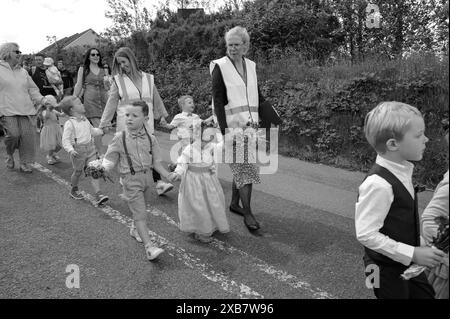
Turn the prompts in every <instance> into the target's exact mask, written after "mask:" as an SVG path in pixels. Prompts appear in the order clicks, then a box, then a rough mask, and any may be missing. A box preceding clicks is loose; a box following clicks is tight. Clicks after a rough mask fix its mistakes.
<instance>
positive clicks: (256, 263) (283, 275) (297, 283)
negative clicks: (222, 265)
mask: <svg viewBox="0 0 450 319" xmlns="http://www.w3.org/2000/svg"><path fill="white" fill-rule="evenodd" d="M147 211H148V212H149V213H150V214H152V215H154V216H157V217H161V218H163V219H165V220H166V222H167V223H168V224H170V225H173V226H176V227H177V228H179V225H178V223H177V222H176V221H175V220H173V219H172V218H171V217H170V216H168V215H167V214H166V213H164V212H163V211H161V210H159V209H158V208H156V207H150V209H147ZM210 245H213V246H214V247H216V248H217V249H219V250H222V251H224V252H227V253H230V254H232V253H235V254H238V255H240V256H242V257H243V260H244V261H245V262H247V263H249V264H251V265H252V266H253V267H254V268H256V269H259V270H260V271H262V272H264V273H266V274H268V275H270V276H272V277H274V278H275V279H277V280H278V281H281V282H284V283H286V284H288V285H289V286H290V287H292V288H294V289H301V290H303V291H306V292H307V293H309V294H311V295H312V297H313V298H316V299H337V297H335V296H333V295H331V294H329V293H328V292H326V291H322V290H320V289H318V288H314V287H312V286H311V285H310V284H309V283H307V282H305V281H301V280H299V279H298V278H297V277H296V276H294V275H291V274H288V273H287V272H285V271H284V270H279V269H276V268H275V267H274V266H272V265H269V264H268V263H266V262H265V261H263V260H261V259H259V258H257V257H254V256H252V255H250V254H248V253H246V252H245V251H242V250H240V249H238V248H236V247H233V246H231V245H229V244H227V243H225V242H223V241H221V240H218V239H216V238H214V239H213V241H212V242H211V243H210Z"/></svg>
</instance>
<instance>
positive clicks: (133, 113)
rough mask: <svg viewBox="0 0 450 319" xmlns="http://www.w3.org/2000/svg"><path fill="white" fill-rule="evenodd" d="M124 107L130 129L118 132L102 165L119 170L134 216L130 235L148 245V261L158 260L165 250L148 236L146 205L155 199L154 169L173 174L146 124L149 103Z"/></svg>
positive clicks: (164, 175)
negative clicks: (166, 165) (166, 166)
mask: <svg viewBox="0 0 450 319" xmlns="http://www.w3.org/2000/svg"><path fill="white" fill-rule="evenodd" d="M124 107H125V116H126V130H125V131H123V132H118V133H116V135H115V136H114V138H113V140H112V142H111V144H110V145H109V146H108V150H107V151H106V154H105V157H104V158H103V163H102V166H103V168H104V170H105V172H106V173H108V172H110V171H111V170H112V169H113V168H114V167H115V166H117V167H118V170H119V173H120V184H121V185H122V187H123V194H124V198H125V199H126V201H127V204H128V207H129V209H130V211H131V212H132V214H133V221H134V224H133V225H132V227H131V229H130V235H131V236H133V237H134V238H135V239H136V240H137V241H138V242H144V246H145V253H146V255H147V258H148V260H155V259H156V258H157V257H158V256H159V255H160V254H161V253H162V252H164V250H163V249H161V248H159V247H157V246H156V244H154V243H153V242H152V241H151V239H150V236H149V235H148V227H147V223H146V219H147V211H146V204H147V203H148V201H149V199H150V198H151V189H152V187H151V186H153V183H154V182H153V175H152V168H153V169H155V170H156V171H157V172H158V173H160V174H161V175H162V176H163V177H166V178H167V175H168V174H169V172H168V171H166V170H165V169H164V168H163V166H162V165H161V150H160V148H159V144H158V141H157V140H156V138H155V137H154V136H153V135H150V134H149V133H148V132H147V129H146V128H145V125H144V124H145V123H146V122H147V121H148V113H149V107H148V105H147V103H146V102H145V101H136V102H133V103H132V104H131V105H127V106H124ZM135 227H136V228H135Z"/></svg>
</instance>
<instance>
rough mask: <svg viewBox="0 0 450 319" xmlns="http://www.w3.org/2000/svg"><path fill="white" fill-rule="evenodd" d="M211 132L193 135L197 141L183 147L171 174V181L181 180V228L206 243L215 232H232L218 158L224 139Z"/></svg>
mask: <svg viewBox="0 0 450 319" xmlns="http://www.w3.org/2000/svg"><path fill="white" fill-rule="evenodd" d="M208 131H209V130H208V129H206V130H205V131H204V132H203V134H202V135H203V136H202V137H203V138H202V139H201V141H200V138H194V142H193V143H191V144H189V145H188V146H186V147H185V148H184V150H183V151H182V154H181V155H180V157H179V158H178V161H177V167H176V169H175V171H174V172H173V173H171V174H170V175H169V179H171V180H172V181H176V180H180V179H181V184H180V189H179V194H178V216H179V220H180V230H181V231H183V232H187V233H191V234H193V236H194V238H195V239H196V240H199V241H200V242H203V243H208V242H211V240H212V237H211V236H212V234H213V233H214V232H215V231H219V232H221V233H227V232H229V231H230V226H229V223H228V219H227V216H226V208H225V195H224V193H223V189H222V186H221V185H220V182H219V179H218V177H217V161H216V158H220V156H221V155H222V147H223V139H222V136H221V134H215V132H216V130H215V129H211V131H209V132H208ZM214 135H215V138H214ZM211 136H212V139H211V141H209V138H208V137H211ZM216 156H217V157H216Z"/></svg>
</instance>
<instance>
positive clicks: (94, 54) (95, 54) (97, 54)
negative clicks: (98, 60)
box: [91, 53, 100, 56]
mask: <svg viewBox="0 0 450 319" xmlns="http://www.w3.org/2000/svg"><path fill="white" fill-rule="evenodd" d="M91 56H100V53H91Z"/></svg>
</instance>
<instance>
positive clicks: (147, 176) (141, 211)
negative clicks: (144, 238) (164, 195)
mask: <svg viewBox="0 0 450 319" xmlns="http://www.w3.org/2000/svg"><path fill="white" fill-rule="evenodd" d="M120 183H121V184H122V188H123V194H124V196H125V198H126V201H127V204H128V208H129V209H130V211H131V213H132V214H133V220H134V221H145V220H146V218H147V207H146V203H147V202H149V201H150V198H151V197H150V196H151V188H150V187H153V183H154V182H153V173H152V170H151V169H150V168H149V169H145V170H142V171H139V172H136V174H135V175H131V174H123V175H122V176H121V177H120Z"/></svg>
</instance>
